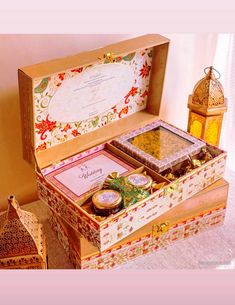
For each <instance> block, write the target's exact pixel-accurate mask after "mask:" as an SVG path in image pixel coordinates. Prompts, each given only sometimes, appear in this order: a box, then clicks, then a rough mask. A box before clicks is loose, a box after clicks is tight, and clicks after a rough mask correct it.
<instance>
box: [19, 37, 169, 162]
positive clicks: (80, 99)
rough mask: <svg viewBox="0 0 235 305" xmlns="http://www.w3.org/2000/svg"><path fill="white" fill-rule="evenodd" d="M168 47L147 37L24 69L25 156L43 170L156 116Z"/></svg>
mask: <svg viewBox="0 0 235 305" xmlns="http://www.w3.org/2000/svg"><path fill="white" fill-rule="evenodd" d="M168 45H169V40H168V39H167V38H165V37H163V36H161V35H157V34H152V35H144V36H141V37H137V38H133V39H129V40H126V41H122V42H119V43H116V44H112V45H109V46H106V47H104V48H100V49H97V50H92V51H89V52H84V53H80V54H78V55H75V56H70V57H66V58H61V59H56V60H53V61H49V62H44V63H40V64H36V65H33V66H29V67H24V68H21V69H19V71H18V77H19V92H20V104H21V117H22V129H23V130H22V134H23V147H24V159H26V160H27V161H28V162H30V163H33V160H34V158H33V155H35V156H36V159H37V162H38V164H39V167H40V168H42V167H45V166H48V165H50V164H52V163H54V162H57V161H59V160H62V159H64V158H66V157H69V156H71V155H74V154H76V153H79V152H80V151H83V150H85V149H88V148H90V147H93V146H95V145H98V144H100V143H102V142H104V141H108V140H110V139H111V138H113V137H116V136H118V135H120V134H122V133H124V132H127V131H129V130H131V129H135V128H138V127H141V126H143V125H145V124H146V123H150V122H151V121H153V120H154V119H156V116H157V115H159V109H160V104H161V96H162V89H163V83H164V75H165V68H166V60H167V53H168ZM120 121H121V122H120Z"/></svg>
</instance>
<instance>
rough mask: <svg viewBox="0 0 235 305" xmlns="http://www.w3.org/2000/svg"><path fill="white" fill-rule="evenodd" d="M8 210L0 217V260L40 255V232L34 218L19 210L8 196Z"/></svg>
mask: <svg viewBox="0 0 235 305" xmlns="http://www.w3.org/2000/svg"><path fill="white" fill-rule="evenodd" d="M8 201H9V205H8V210H7V211H6V212H5V213H3V214H1V215H0V259H4V258H7V257H14V256H24V255H33V254H39V255H40V256H41V255H42V250H43V248H42V246H43V245H42V230H41V225H40V223H39V222H38V219H37V218H36V216H35V215H34V214H32V213H30V212H27V211H24V210H21V209H20V207H19V204H18V202H17V201H16V199H15V197H14V196H10V197H9V199H8Z"/></svg>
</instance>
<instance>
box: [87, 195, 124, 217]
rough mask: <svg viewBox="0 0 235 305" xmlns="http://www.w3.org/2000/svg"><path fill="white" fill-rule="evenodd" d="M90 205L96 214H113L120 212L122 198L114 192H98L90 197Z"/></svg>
mask: <svg viewBox="0 0 235 305" xmlns="http://www.w3.org/2000/svg"><path fill="white" fill-rule="evenodd" d="M92 203H93V206H94V209H95V211H96V212H97V214H99V212H101V213H102V214H107V215H109V214H113V213H115V212H117V211H118V210H120V208H121V204H122V196H121V194H120V193H119V192H118V191H115V190H100V191H98V192H96V193H95V194H94V195H93V196H92Z"/></svg>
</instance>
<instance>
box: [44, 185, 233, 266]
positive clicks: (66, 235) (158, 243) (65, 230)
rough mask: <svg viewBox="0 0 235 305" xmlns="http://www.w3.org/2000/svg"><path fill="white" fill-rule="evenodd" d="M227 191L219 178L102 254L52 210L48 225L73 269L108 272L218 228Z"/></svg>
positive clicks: (222, 219) (224, 209) (224, 208)
mask: <svg viewBox="0 0 235 305" xmlns="http://www.w3.org/2000/svg"><path fill="white" fill-rule="evenodd" d="M227 192H228V184H227V183H226V181H224V180H222V179H221V180H219V181H217V182H216V183H214V184H213V185H211V186H210V187H208V188H207V189H205V190H204V191H201V192H200V193H198V194H197V195H195V196H193V197H192V198H191V199H190V200H188V201H186V202H185V204H181V205H179V206H178V207H176V208H174V209H172V210H171V211H169V212H167V213H166V214H165V215H162V216H160V217H158V218H157V219H155V220H154V221H153V222H151V223H150V224H148V225H146V226H145V227H143V228H141V229H139V230H138V231H136V232H135V233H132V234H131V235H130V236H129V237H127V238H125V239H124V240H122V241H121V242H119V243H117V244H115V245H114V246H112V247H111V248H109V249H107V250H105V251H104V252H102V253H99V250H98V249H97V248H96V247H94V246H93V245H92V244H90V243H89V242H88V241H87V240H86V239H84V238H83V237H82V236H80V235H79V234H78V233H76V231H74V230H73V229H72V228H71V227H70V226H68V225H67V224H66V223H65V222H64V221H63V220H62V219H61V218H60V217H59V216H57V215H56V214H55V213H54V212H53V211H51V213H50V223H51V226H52V228H53V229H54V230H55V231H56V232H57V236H58V238H59V240H60V242H61V244H62V246H63V248H64V250H65V252H66V253H67V255H68V257H69V258H70V260H71V262H72V264H73V266H74V267H75V268H77V269H110V268H115V267H117V266H119V265H120V264H123V263H126V262H128V261H130V260H132V259H135V258H137V257H140V256H143V255H146V254H148V253H151V252H153V251H156V250H160V249H163V248H164V249H166V248H167V247H168V246H170V245H172V244H174V243H175V242H176V241H178V240H182V239H185V238H188V237H191V236H194V235H196V234H198V233H201V232H203V231H206V230H208V229H211V228H216V227H217V226H218V225H221V224H222V223H223V221H224V218H225V211H226V201H227Z"/></svg>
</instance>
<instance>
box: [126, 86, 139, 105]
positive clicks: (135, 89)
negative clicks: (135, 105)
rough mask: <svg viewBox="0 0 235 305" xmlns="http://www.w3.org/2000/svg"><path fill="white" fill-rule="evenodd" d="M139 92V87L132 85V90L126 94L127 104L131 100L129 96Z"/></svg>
mask: <svg viewBox="0 0 235 305" xmlns="http://www.w3.org/2000/svg"><path fill="white" fill-rule="evenodd" d="M137 92H138V88H137V87H132V88H131V90H130V91H129V92H128V93H127V95H126V96H125V104H128V103H129V101H130V100H129V97H130V96H134V95H135V94H136V93H137Z"/></svg>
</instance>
